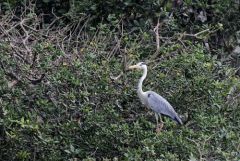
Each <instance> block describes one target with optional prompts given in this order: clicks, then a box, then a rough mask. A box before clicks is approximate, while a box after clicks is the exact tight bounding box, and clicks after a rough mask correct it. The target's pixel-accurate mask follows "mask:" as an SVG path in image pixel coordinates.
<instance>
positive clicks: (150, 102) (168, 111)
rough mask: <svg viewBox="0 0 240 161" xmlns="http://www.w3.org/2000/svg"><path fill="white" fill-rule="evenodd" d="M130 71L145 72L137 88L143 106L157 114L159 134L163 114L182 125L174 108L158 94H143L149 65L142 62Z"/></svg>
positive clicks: (149, 92) (150, 92) (147, 92)
mask: <svg viewBox="0 0 240 161" xmlns="http://www.w3.org/2000/svg"><path fill="white" fill-rule="evenodd" d="M128 68H129V69H141V70H143V75H142V77H141V78H140V79H139V83H138V88H137V94H138V97H139V98H140V100H141V102H142V104H143V105H145V106H147V107H148V108H150V109H152V110H153V111H154V112H155V117H156V122H157V129H156V131H157V132H159V131H160V130H161V129H162V127H163V122H162V119H161V114H162V115H166V116H168V117H170V118H171V119H173V120H174V121H176V122H177V123H178V124H180V125H182V124H183V123H182V121H181V119H180V118H179V116H178V114H177V113H176V112H175V110H174V109H173V107H172V106H171V105H170V103H169V102H168V101H167V100H166V99H165V98H163V97H162V96H160V95H159V94H157V93H156V92H154V91H146V92H143V90H142V84H143V81H144V79H145V78H146V76H147V65H146V64H145V63H144V62H140V63H138V64H136V65H132V66H129V67H128ZM158 117H159V118H160V127H159V124H158Z"/></svg>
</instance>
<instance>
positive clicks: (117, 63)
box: [0, 0, 240, 160]
mask: <svg viewBox="0 0 240 161" xmlns="http://www.w3.org/2000/svg"><path fill="white" fill-rule="evenodd" d="M9 2H10V1H9ZM49 2H50V1H49ZM157 2H160V1H149V2H146V3H144V5H142V6H141V5H140V4H141V3H143V2H136V1H132V0H130V1H129V0H128V1H119V2H118V1H75V6H72V7H74V8H72V9H73V10H71V11H70V12H69V13H68V14H69V15H68V16H69V17H71V16H73V17H71V18H73V19H75V18H76V17H74V16H76V15H78V14H80V13H83V14H89V13H90V15H92V16H93V17H91V18H93V19H95V18H96V17H99V16H103V17H104V18H106V19H107V21H103V22H102V23H99V22H98V21H96V23H97V24H98V26H95V25H90V26H88V25H89V24H84V25H85V27H86V26H87V27H86V28H87V29H86V30H84V29H83V28H84V27H82V26H81V24H80V23H79V25H80V26H81V27H82V28H81V29H80V30H76V31H77V32H75V28H77V27H76V26H78V25H75V24H74V25H72V26H71V27H72V28H74V32H72V30H71V29H70V30H67V29H66V28H71V27H69V26H67V27H65V28H64V30H62V31H64V32H62V33H61V34H63V35H64V34H65V33H71V34H70V35H71V36H70V38H69V37H68V36H69V35H67V36H66V39H65V37H64V39H63V40H62V41H63V42H61V43H59V42H56V41H51V40H52V39H51V40H50V39H49V38H53V36H52V35H50V36H49V37H47V38H46V39H43V38H42V39H41V41H40V40H39V41H38V42H37V43H35V45H33V46H31V49H32V53H31V54H33V55H34V54H35V55H37V56H36V60H34V63H33V64H32V65H31V64H28V63H26V62H24V61H23V59H21V58H19V57H18V55H17V56H16V55H15V54H16V51H14V48H13V47H12V46H11V43H9V41H0V75H1V77H0V107H1V108H0V129H1V130H0V149H1V151H0V158H1V159H2V160H96V159H99V160H101V159H102V160H108V159H110V160H157V159H158V160H238V158H239V151H240V149H239V142H240V140H239V138H240V134H239V128H238V127H240V122H239V117H240V111H239V108H238V107H239V100H238V98H239V91H240V84H239V77H237V76H236V75H235V70H236V69H233V68H231V67H230V66H229V65H228V64H227V63H225V62H222V61H221V60H220V59H218V58H217V57H216V56H214V55H216V54H212V53H210V52H209V50H208V49H207V48H206V47H205V46H204V45H203V44H204V43H202V42H201V41H200V40H202V39H205V38H208V37H209V35H210V33H208V34H206V35H205V34H203V35H201V36H200V37H198V38H197V41H194V40H192V39H188V38H183V36H182V35H181V31H182V30H185V28H184V27H180V26H181V25H182V24H181V22H179V21H180V20H181V19H180V18H176V17H173V18H170V19H169V21H167V22H166V26H167V30H166V31H165V30H164V29H166V26H163V29H162V30H161V31H160V34H161V36H162V37H161V39H162V40H161V42H160V43H161V44H160V49H159V50H158V51H157V52H156V44H155V39H154V36H153V34H152V32H151V31H149V29H148V27H146V26H145V27H140V28H137V29H136V28H132V27H129V26H128V27H129V28H130V29H132V30H133V31H136V30H137V32H129V28H127V29H122V28H121V27H120V25H119V23H120V22H121V21H120V20H119V17H122V16H131V15H132V14H133V15H135V16H136V17H137V16H138V15H139V14H140V15H139V17H141V18H143V19H144V18H147V19H148V16H150V13H151V12H153V11H154V12H155V14H156V15H153V16H152V17H151V18H152V19H154V18H156V17H159V16H160V17H161V16H162V15H159V14H163V15H164V16H166V15H167V12H169V10H171V7H173V6H172V3H169V2H167V3H166V4H159V3H157ZM44 3H48V1H44ZM196 3H197V2H196ZM117 4H118V5H117ZM151 4H152V5H151ZM191 4H192V5H195V6H199V7H208V6H207V5H206V4H205V3H203V2H198V3H197V4H195V2H192V1H184V4H183V5H186V6H188V7H189V6H191ZM225 5H228V4H227V3H224V4H223V6H225ZM229 5H230V4H229ZM159 6H164V7H163V12H162V11H161V13H158V9H159ZM216 6H219V8H218V7H216ZM215 7H216V8H215V9H214V12H217V9H218V10H219V12H221V13H222V12H223V11H225V10H226V8H225V7H222V8H221V5H218V4H216V5H215ZM103 9H104V10H105V11H106V12H103ZM125 11H128V12H125ZM71 12H72V13H71ZM176 13H181V10H180V11H179V12H176ZM73 14H76V15H73ZM124 14H126V15H124ZM185 14H189V13H187V12H186V13H185ZM94 16H95V17H94ZM130 19H131V18H129V19H128V20H129V21H130ZM133 19H134V18H133ZM95 20H96V19H95ZM72 22H73V23H74V21H72ZM106 22H108V23H106ZM189 22H190V21H189ZM134 23H135V24H136V23H137V22H133V24H134ZM196 23H197V22H193V24H194V26H193V28H194V29H206V28H208V27H209V26H207V25H206V26H207V27H206V26H204V25H196ZM53 26H54V25H53ZM130 26H131V25H130ZM136 26H137V25H136ZM140 26H141V25H140ZM143 26H144V25H143ZM113 27H114V28H113ZM164 27H165V28H164ZM214 27H215V26H214V25H213V28H211V27H210V29H213V30H215V28H214ZM30 29H31V28H30ZM43 29H44V26H43ZM54 29H55V30H57V29H56V28H54V27H53V28H51V30H54ZM77 29H78V28H77ZM31 30H32V29H31ZM39 30H40V29H39ZM51 30H48V31H49V32H50V33H51ZM83 30H84V31H83ZM223 30H224V31H225V27H223ZM60 31H61V30H60ZM78 31H81V32H79V34H78ZM9 32H10V31H9ZM57 32H59V30H58V31H57ZM179 32H180V33H179ZM10 33H11V32H10ZM52 33H55V31H53V32H52ZM75 33H77V34H76V35H74V34H75ZM10 35H11V34H10ZM12 35H13V34H12ZM53 35H54V34H53ZM179 35H180V36H179ZM51 36H52V37H51ZM54 36H55V35H54ZM76 37H77V38H78V39H75V38H76ZM68 38H69V39H68ZM6 40H7V39H6ZM54 40H59V39H54ZM165 40H166V41H165ZM190 40H191V41H190ZM36 41H37V40H36ZM72 41H74V42H72ZM75 41H79V44H78V45H77V46H74V47H72V48H71V47H70V49H69V50H65V49H66V48H67V47H66V46H65V48H64V45H66V44H67V43H68V44H71V43H72V44H74V43H76V42H75ZM66 42H67V43H66ZM29 43H30V42H29ZM19 44H20V43H19ZM59 44H61V45H62V46H61V47H59ZM20 45H21V44H20ZM20 45H19V46H20ZM20 49H22V48H20ZM25 53H27V52H25ZM29 55H30V54H29ZM29 55H27V54H26V55H24V56H25V57H26V59H27V58H29V59H30V60H32V57H31V56H32V55H30V56H29ZM125 59H127V61H133V62H138V61H143V60H145V61H146V63H147V64H148V69H149V73H148V77H147V79H146V80H145V81H144V91H145V90H154V91H156V92H158V93H159V94H161V95H162V96H163V97H165V98H167V100H169V102H171V104H172V105H173V106H174V108H175V109H176V111H177V112H178V113H179V114H181V116H182V117H183V121H184V126H178V125H176V124H175V122H173V121H172V120H170V119H169V118H166V117H164V122H165V123H164V128H163V131H162V132H161V133H159V134H157V133H156V132H155V126H156V122H155V119H154V114H153V113H152V112H151V111H150V110H149V109H146V108H145V107H144V106H142V105H141V103H140V101H139V100H138V98H137V94H136V90H135V87H136V84H137V80H138V79H139V77H140V75H141V73H140V72H139V71H131V72H130V71H124V70H123V69H124V67H123V66H124V64H122V62H124V60H125ZM122 71H124V73H123V76H122V77H120V78H119V79H118V80H114V79H112V78H111V76H116V75H118V74H119V73H121V72H122ZM42 73H44V74H45V77H44V78H43V79H42V80H40V82H38V83H32V81H31V80H30V79H29V77H30V76H32V75H34V76H35V77H37V75H40V74H42ZM13 75H15V76H13ZM35 77H34V78H35ZM15 81H16V82H17V83H15ZM230 96H231V97H230ZM229 97H230V98H229Z"/></svg>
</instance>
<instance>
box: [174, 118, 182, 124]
mask: <svg viewBox="0 0 240 161" xmlns="http://www.w3.org/2000/svg"><path fill="white" fill-rule="evenodd" d="M174 121H176V122H177V123H178V124H180V125H182V124H183V122H182V120H181V119H180V118H179V117H178V116H175V117H174Z"/></svg>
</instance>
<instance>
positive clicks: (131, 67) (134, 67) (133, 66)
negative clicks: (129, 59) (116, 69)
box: [128, 65, 139, 69]
mask: <svg viewBox="0 0 240 161" xmlns="http://www.w3.org/2000/svg"><path fill="white" fill-rule="evenodd" d="M138 68H139V67H138V66H137V65H131V66H129V67H128V69H138Z"/></svg>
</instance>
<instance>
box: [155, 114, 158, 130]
mask: <svg viewBox="0 0 240 161" xmlns="http://www.w3.org/2000/svg"><path fill="white" fill-rule="evenodd" d="M155 118H156V121H157V127H158V114H157V113H155Z"/></svg>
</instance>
